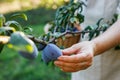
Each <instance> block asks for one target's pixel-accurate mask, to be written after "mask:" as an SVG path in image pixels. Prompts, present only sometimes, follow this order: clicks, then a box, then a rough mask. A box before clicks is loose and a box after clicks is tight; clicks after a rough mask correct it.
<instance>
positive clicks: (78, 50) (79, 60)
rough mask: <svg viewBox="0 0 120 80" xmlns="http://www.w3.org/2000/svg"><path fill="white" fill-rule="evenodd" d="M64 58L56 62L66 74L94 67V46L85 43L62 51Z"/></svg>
mask: <svg viewBox="0 0 120 80" xmlns="http://www.w3.org/2000/svg"><path fill="white" fill-rule="evenodd" d="M62 53H63V56H60V57H58V60H57V61H55V62H54V64H55V65H56V66H58V67H59V68H61V70H62V71H64V72H76V71H79V70H84V69H86V68H88V67H89V66H91V65H92V60H93V56H94V44H93V43H92V42H90V41H84V42H81V43H78V44H75V45H73V46H72V47H70V48H67V49H64V50H62Z"/></svg>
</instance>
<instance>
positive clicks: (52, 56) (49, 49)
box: [42, 43, 62, 63]
mask: <svg viewBox="0 0 120 80" xmlns="http://www.w3.org/2000/svg"><path fill="white" fill-rule="evenodd" d="M61 55H62V51H61V50H60V48H58V47H57V46H56V45H55V44H52V43H49V44H48V45H47V46H46V47H45V48H44V49H43V51H42V56H43V57H42V59H43V61H44V62H45V63H49V62H50V61H54V60H56V59H57V58H58V57H59V56H61Z"/></svg>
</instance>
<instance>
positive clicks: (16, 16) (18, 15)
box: [10, 13, 27, 21]
mask: <svg viewBox="0 0 120 80" xmlns="http://www.w3.org/2000/svg"><path fill="white" fill-rule="evenodd" d="M18 17H20V18H22V19H24V20H26V21H27V15H26V14H24V13H17V14H13V15H12V16H11V17H10V19H15V18H18Z"/></svg>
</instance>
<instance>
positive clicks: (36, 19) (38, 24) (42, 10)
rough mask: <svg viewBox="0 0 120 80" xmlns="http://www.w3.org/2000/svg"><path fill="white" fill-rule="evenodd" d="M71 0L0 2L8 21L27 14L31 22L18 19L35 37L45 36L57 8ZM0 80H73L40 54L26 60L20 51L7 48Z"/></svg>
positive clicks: (1, 57) (1, 59) (1, 61)
mask: <svg viewBox="0 0 120 80" xmlns="http://www.w3.org/2000/svg"><path fill="white" fill-rule="evenodd" d="M68 1H69V0H0V14H4V15H5V16H6V17H7V18H9V16H10V15H12V14H14V13H20V12H24V13H25V14H27V16H28V21H23V20H20V19H18V21H19V22H20V23H21V24H22V26H23V27H31V28H32V29H33V34H34V36H39V35H41V34H43V33H44V30H43V28H44V25H45V24H46V23H47V22H49V21H52V20H54V17H55V12H56V9H57V8H58V7H60V6H62V5H64V4H67V3H68ZM0 80H70V73H64V72H62V71H61V70H60V69H59V68H57V67H55V66H54V67H52V66H51V65H49V66H47V65H46V64H44V63H43V62H42V61H41V52H39V55H38V57H37V58H36V59H35V60H32V61H31V60H27V59H25V58H23V57H21V56H20V55H19V54H18V53H17V52H15V51H13V50H11V49H8V48H7V47H6V46H5V47H4V49H3V51H2V53H1V54H0Z"/></svg>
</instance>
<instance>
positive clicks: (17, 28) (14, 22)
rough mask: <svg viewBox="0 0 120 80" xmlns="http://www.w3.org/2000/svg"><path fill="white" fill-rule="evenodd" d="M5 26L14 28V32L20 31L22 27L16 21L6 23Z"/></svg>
mask: <svg viewBox="0 0 120 80" xmlns="http://www.w3.org/2000/svg"><path fill="white" fill-rule="evenodd" d="M5 25H7V26H9V27H14V28H15V30H16V31H22V27H21V25H20V24H19V23H18V22H17V21H7V22H6V23H5Z"/></svg>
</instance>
